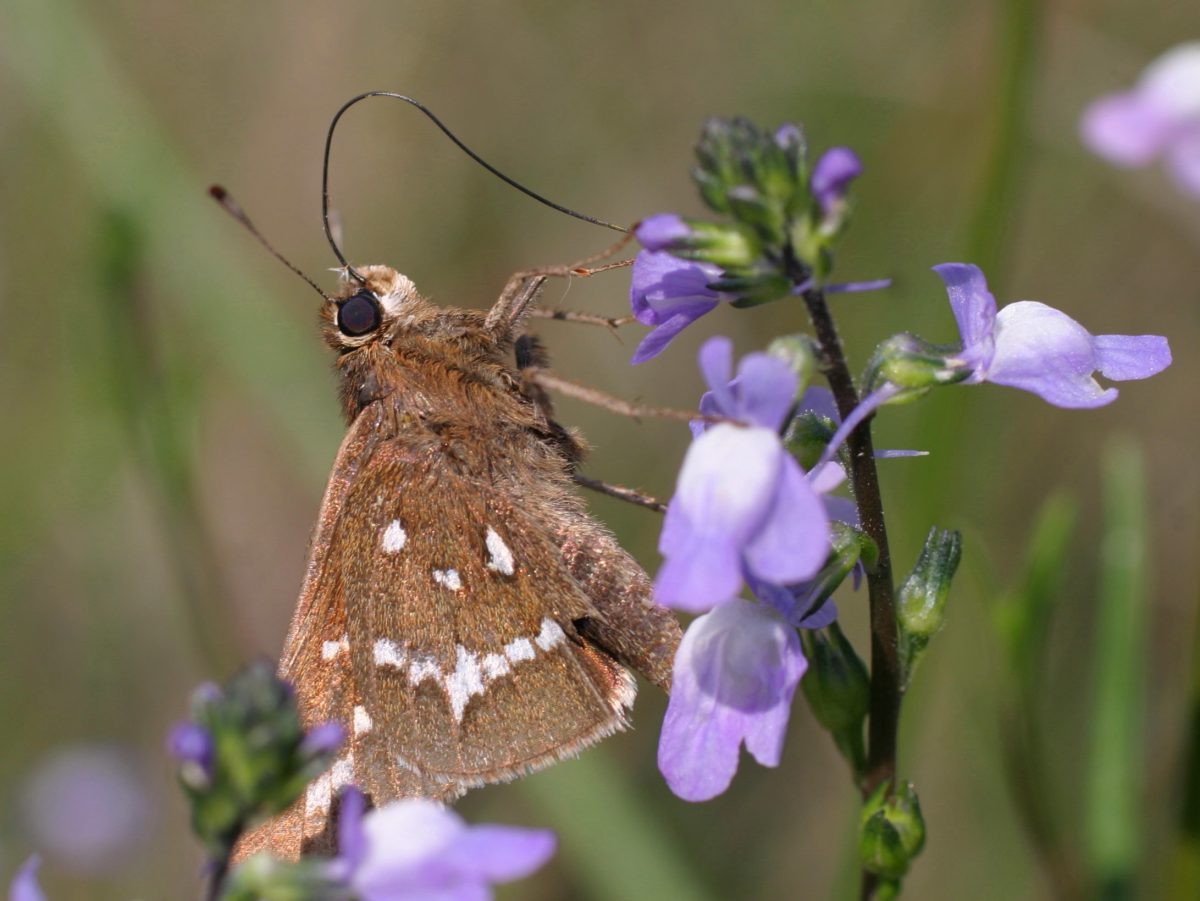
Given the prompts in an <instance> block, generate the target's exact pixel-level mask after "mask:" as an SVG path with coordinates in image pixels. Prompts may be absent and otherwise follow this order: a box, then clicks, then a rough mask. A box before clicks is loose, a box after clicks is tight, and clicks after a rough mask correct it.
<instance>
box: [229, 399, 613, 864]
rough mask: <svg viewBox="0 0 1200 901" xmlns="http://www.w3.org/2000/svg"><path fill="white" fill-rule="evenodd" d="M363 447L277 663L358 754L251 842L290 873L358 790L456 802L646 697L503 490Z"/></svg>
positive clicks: (436, 462)
mask: <svg viewBox="0 0 1200 901" xmlns="http://www.w3.org/2000/svg"><path fill="white" fill-rule="evenodd" d="M362 415H363V416H365V415H368V411H364V413H363V414H362ZM360 419H361V416H360ZM354 434H355V432H354V431H352V433H351V436H348V438H347V443H344V444H343V450H344V451H345V452H346V454H345V457H344V458H343V456H342V455H339V462H340V463H345V464H346V465H347V466H349V467H350V470H351V475H350V477H349V478H347V479H345V480H344V481H345V484H341V485H337V486H335V485H333V484H332V483H331V486H330V489H329V491H328V492H327V494H326V501H325V504H324V505H323V508H322V513H321V520H320V522H319V524H318V532H317V536H316V538H315V540H314V545H313V552H312V556H313V559H312V560H310V564H309V570H308V573H309V575H308V578H307V580H306V583H305V590H304V592H302V594H301V599H300V604H299V606H298V609H297V613H296V617H295V619H294V621H293V627H292V631H291V633H290V636H289V641H288V646H287V648H286V649H285V654H284V659H283V663H282V665H281V673H282V675H283V676H284V677H285V678H288V679H290V680H292V681H293V683H294V684H295V686H296V691H297V699H298V701H299V704H300V707H301V711H302V716H303V719H304V721H305V724H306V725H309V726H311V725H314V724H316V723H318V722H323V721H329V720H335V721H339V722H341V723H342V724H343V725H344V726H345V727H346V730H347V734H348V735H350V736H352V738H351V741H350V742H349V743H348V747H347V749H346V751H345V753H344V755H343V756H342V757H341V758H339V759H338V761H337V762H336V763H335V764H334V766H333V767H332V769H331V770H330V772H329V773H328V774H326V775H325V776H323V777H321V778H320V779H318V780H316V781H314V783H313V784H312V785H311V786H310V788H309V790H308V792H307V795H306V797H305V798H304V799H302V801H301V802H298V803H297V805H296V806H295V807H294V808H293V809H291V810H289V811H288V812H286V813H285V814H284V815H283V816H281V817H279V818H277V819H276V820H274V821H272V822H271V823H269V824H267V826H266V827H262V828H260V829H259V830H258V831H257V832H256V833H255V836H254V841H253V844H254V846H255V847H267V848H269V849H270V850H272V851H273V852H275V853H277V854H282V855H285V856H291V857H294V856H296V852H297V850H298V849H299V848H304V849H305V850H308V849H310V848H313V847H321V846H327V845H328V842H329V832H328V828H327V827H328V820H329V819H330V817H329V813H330V810H331V808H332V805H333V803H334V799H335V797H336V794H337V792H338V790H339V789H340V788H341V787H342V786H343V785H344V784H347V783H349V782H351V781H353V782H354V783H355V784H356V785H358V786H359V787H360V788H361V789H363V790H364V791H365V792H366V793H367V794H369V795H370V796H371V797H372V799H373V800H374V801H375V802H376V803H385V802H387V801H389V800H392V799H394V798H399V797H418V796H419V797H432V798H438V799H442V800H449V799H452V798H455V797H457V796H458V795H460V794H462V793H463V792H464V791H466V790H467V789H468V788H470V787H472V786H475V785H480V784H483V783H487V782H496V781H503V780H506V779H510V778H513V777H516V776H518V775H521V774H523V773H526V772H529V771H530V770H533V769H537V768H539V767H541V766H544V765H547V764H549V763H552V762H554V761H556V760H559V759H561V758H563V757H565V756H569V755H571V754H574V753H575V752H577V751H578V750H579V749H581V748H582V747H584V746H586V745H588V744H589V743H591V742H593V741H595V740H597V739H599V738H601V737H603V736H604V735H607V734H609V733H611V732H613V731H615V730H617V729H620V728H622V727H623V726H624V725H625V711H626V710H627V709H628V707H629V706H630V705H631V704H632V701H633V695H634V683H633V680H632V678H631V677H630V676H629V674H628V673H627V672H626V671H625V670H624V669H623V668H622V667H621V666H620V665H619V664H617V663H616V662H615V661H614V660H613V659H612V658H611V657H610V656H609V655H607V654H605V653H603V652H601V651H599V650H598V649H597V648H596V647H594V646H593V645H591V644H590V643H588V642H587V641H586V640H585V639H584V638H582V637H581V636H580V634H579V632H578V631H577V628H576V623H577V622H580V621H586V620H587V619H589V618H595V617H597V616H598V613H597V611H596V610H595V608H594V607H593V606H592V604H591V602H590V601H589V599H588V597H587V595H586V594H585V593H584V591H583V590H582V589H581V588H580V586H579V584H578V583H577V582H576V580H575V579H574V577H573V576H572V575H571V573H570V571H569V570H568V569H567V567H566V566H565V564H564V562H563V559H562V556H561V552H560V551H559V549H558V547H557V546H556V545H555V543H554V542H553V541H552V540H551V539H550V538H549V537H548V536H547V535H545V534H543V533H544V532H545V529H544V528H543V527H540V525H539V524H538V523H536V522H534V521H533V520H532V519H531V517H530V516H529V514H528V513H527V512H525V511H524V510H522V509H521V508H520V507H519V506H517V505H516V504H514V503H513V502H512V501H511V500H510V499H509V498H508V497H507V496H506V495H505V494H504V493H503V492H501V491H500V490H498V489H497V487H496V484H497V481H496V480H484V479H482V478H480V476H479V475H478V467H464V466H462V465H459V464H457V462H456V460H455V458H454V457H453V455H452V454H450V453H448V452H447V451H446V449H445V448H444V447H443V446H442V444H441V443H440V442H439V441H437V440H435V439H433V438H432V437H430V436H424V437H419V438H411V437H409V438H403V437H394V438H389V439H386V440H379V441H376V442H375V443H374V444H371V443H370V440H369V439H367V440H366V441H365V442H363V443H362V445H361V446H359V445H357V444H355V442H354V441H353V440H352V438H353V436H354ZM356 449H357V454H358V456H352V455H353V454H354V453H355V452H356ZM364 457H365V460H364V459H363V458H364ZM338 471H339V470H335V472H338ZM301 808H302V809H301ZM321 836H324V838H321ZM247 846H248V847H249V843H248V845H247Z"/></svg>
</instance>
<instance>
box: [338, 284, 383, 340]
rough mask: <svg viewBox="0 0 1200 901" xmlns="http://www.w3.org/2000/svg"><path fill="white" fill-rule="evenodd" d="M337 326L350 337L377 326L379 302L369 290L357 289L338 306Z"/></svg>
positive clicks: (369, 330)
mask: <svg viewBox="0 0 1200 901" xmlns="http://www.w3.org/2000/svg"><path fill="white" fill-rule="evenodd" d="M337 327H338V329H339V330H340V331H341V333H342V334H343V335H349V336H350V337H352V338H357V337H359V336H360V335H365V334H367V332H373V331H375V329H377V328H379V304H378V303H377V302H376V301H375V298H374V297H373V296H372V295H371V292H370V291H359V292H358V293H357V294H355V295H353V296H352V297H350V298H348V299H347V300H345V301H343V302H342V303H341V305H339V306H338V311H337Z"/></svg>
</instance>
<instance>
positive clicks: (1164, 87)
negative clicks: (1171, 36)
mask: <svg viewBox="0 0 1200 901" xmlns="http://www.w3.org/2000/svg"><path fill="white" fill-rule="evenodd" d="M1080 132H1081V135H1082V137H1083V142H1084V143H1085V144H1086V145H1087V146H1088V147H1089V148H1090V149H1091V150H1092V151H1093V152H1095V153H1096V154H1098V155H1100V156H1102V157H1104V158H1105V159H1107V160H1108V161H1109V162H1111V163H1115V164H1116V165H1118V166H1145V165H1147V164H1148V163H1150V162H1153V161H1154V160H1156V159H1158V158H1160V157H1165V159H1166V161H1167V167H1168V169H1169V170H1170V172H1171V174H1172V175H1173V176H1174V178H1175V180H1176V181H1177V182H1178V183H1179V185H1180V186H1181V187H1182V188H1184V190H1186V191H1188V192H1189V193H1191V194H1195V195H1197V196H1200V41H1193V42H1191V43H1187V44H1181V45H1179V46H1178V47H1175V48H1174V49H1172V50H1169V51H1167V52H1166V53H1164V54H1163V55H1162V56H1160V57H1159V58H1158V59H1156V60H1155V61H1154V62H1153V63H1151V64H1150V65H1149V66H1148V67H1147V68H1146V70H1145V71H1144V72H1143V73H1142V77H1141V78H1140V79H1139V80H1138V83H1137V85H1136V86H1135V87H1134V88H1133V89H1132V90H1129V91H1122V92H1119V93H1116V94H1109V95H1108V96H1106V97H1101V98H1100V99H1099V100H1096V101H1095V102H1093V103H1092V104H1091V105H1090V106H1089V107H1088V108H1087V109H1086V110H1085V111H1084V113H1083V119H1082V121H1081V123H1080Z"/></svg>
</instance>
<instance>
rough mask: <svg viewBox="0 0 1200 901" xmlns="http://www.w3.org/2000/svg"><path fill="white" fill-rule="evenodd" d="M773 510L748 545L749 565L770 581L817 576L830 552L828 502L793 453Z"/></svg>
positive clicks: (786, 463)
mask: <svg viewBox="0 0 1200 901" xmlns="http://www.w3.org/2000/svg"><path fill="white" fill-rule="evenodd" d="M773 501H774V502H773V504H772V505H771V509H770V512H769V513H768V515H767V518H766V520H765V522H764V523H763V525H762V527H761V528H760V529H758V530H757V532H756V533H755V534H754V537H753V538H752V539H751V541H750V543H749V544H747V545H746V548H745V559H746V566H747V568H748V569H749V570H751V571H752V572H753V573H754V574H755V575H756V576H758V577H759V578H761V579H763V580H764V581H767V582H776V583H779V584H789V583H792V582H800V581H803V580H804V579H807V578H809V577H811V576H812V575H814V574H815V573H816V572H817V570H819V569H820V568H821V564H823V563H824V562H825V558H826V557H827V556H828V554H829V517H828V516H827V515H826V513H825V505H824V504H823V503H822V502H821V498H820V497H819V496H818V494H817V493H816V492H815V491H814V490H813V487H812V485H810V484H809V481H808V479H807V478H805V476H804V470H802V469H801V468H800V464H798V463H797V462H796V461H795V460H794V459H793V458H792V456H791V455H790V454H785V455H784V458H783V474H782V478H781V479H780V480H779V484H778V487H777V488H776V491H775V496H774V498H773Z"/></svg>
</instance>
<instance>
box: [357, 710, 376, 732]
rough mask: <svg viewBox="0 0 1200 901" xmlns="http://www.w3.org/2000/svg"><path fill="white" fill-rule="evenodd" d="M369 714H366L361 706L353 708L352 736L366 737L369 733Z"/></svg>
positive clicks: (370, 723)
mask: <svg viewBox="0 0 1200 901" xmlns="http://www.w3.org/2000/svg"><path fill="white" fill-rule="evenodd" d="M372 725H374V724H373V723H372V722H371V714H369V713H367V708H366V707H363V706H362V705H361V704H360V705H359V706H357V707H355V708H354V734H355V735H366V734H367V733H368V732H370V731H371V726H372Z"/></svg>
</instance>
